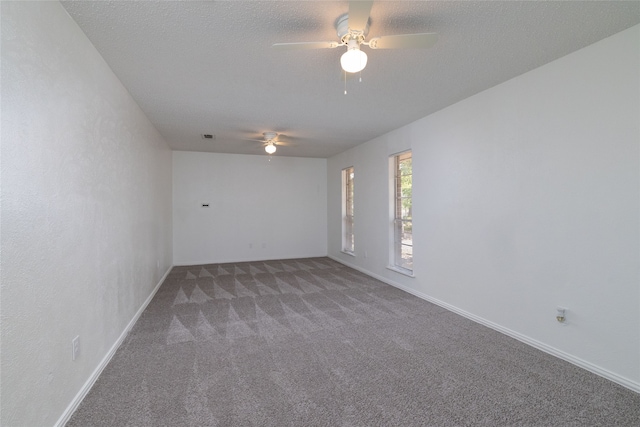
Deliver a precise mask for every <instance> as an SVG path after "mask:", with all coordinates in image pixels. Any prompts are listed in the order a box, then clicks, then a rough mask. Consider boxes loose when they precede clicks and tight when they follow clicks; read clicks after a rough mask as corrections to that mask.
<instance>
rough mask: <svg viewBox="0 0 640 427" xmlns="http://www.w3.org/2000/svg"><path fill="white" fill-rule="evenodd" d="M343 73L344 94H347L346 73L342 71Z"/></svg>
mask: <svg viewBox="0 0 640 427" xmlns="http://www.w3.org/2000/svg"><path fill="white" fill-rule="evenodd" d="M343 73H344V94H345V95H346V94H347V72H346V71H343Z"/></svg>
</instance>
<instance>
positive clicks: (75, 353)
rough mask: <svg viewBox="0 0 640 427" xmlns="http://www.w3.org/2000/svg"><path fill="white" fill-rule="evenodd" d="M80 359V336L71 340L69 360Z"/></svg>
mask: <svg viewBox="0 0 640 427" xmlns="http://www.w3.org/2000/svg"><path fill="white" fill-rule="evenodd" d="M78 357H80V335H78V336H77V337H75V338H74V339H72V340H71V360H76V359H77V358H78Z"/></svg>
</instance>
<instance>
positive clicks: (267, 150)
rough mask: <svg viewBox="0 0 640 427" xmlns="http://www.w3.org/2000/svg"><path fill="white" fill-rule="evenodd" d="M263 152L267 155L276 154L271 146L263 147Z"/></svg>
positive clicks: (273, 146)
mask: <svg viewBox="0 0 640 427" xmlns="http://www.w3.org/2000/svg"><path fill="white" fill-rule="evenodd" d="M264 151H266V152H267V153H269V154H273V153H275V152H276V146H275V145H273V144H267V146H266V147H264Z"/></svg>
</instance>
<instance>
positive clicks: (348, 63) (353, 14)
mask: <svg viewBox="0 0 640 427" xmlns="http://www.w3.org/2000/svg"><path fill="white" fill-rule="evenodd" d="M372 5H373V0H364V1H359V0H351V1H349V12H348V13H345V14H343V15H341V16H340V17H339V18H338V19H337V20H336V24H335V27H336V30H337V32H338V37H339V38H340V40H339V41H326V42H296V43H275V44H274V45H273V46H272V47H273V48H274V49H278V50H301V49H333V48H336V47H338V46H346V47H347V51H346V52H345V53H343V54H342V56H341V57H340V65H341V66H342V69H343V70H344V71H346V72H347V73H357V72H359V71H362V70H363V69H364V67H366V65H367V54H366V53H365V52H363V51H362V50H361V49H360V47H361V46H362V45H365V46H369V47H370V48H371V49H402V48H428V47H431V46H433V45H434V44H435V43H436V41H437V40H438V35H437V34H436V33H418V34H399V35H391V36H382V37H374V38H372V39H371V40H369V41H365V40H366V37H367V35H368V34H369V24H370V19H369V13H370V12H371V6H372Z"/></svg>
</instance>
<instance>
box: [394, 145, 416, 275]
mask: <svg viewBox="0 0 640 427" xmlns="http://www.w3.org/2000/svg"><path fill="white" fill-rule="evenodd" d="M406 160H410V171H409V173H408V174H407V173H403V171H402V168H401V163H402V162H404V161H406ZM406 177H409V180H408V181H409V185H408V189H407V185H406V184H407V182H406V181H407V180H406ZM403 178H405V179H404V181H403ZM403 186H404V188H403ZM412 189H413V153H412V152H411V150H406V151H402V152H400V153H396V154H393V155H392V156H390V157H389V190H390V191H389V211H390V212H389V216H390V230H389V267H388V268H389V269H391V270H394V271H397V272H399V273H402V274H405V275H407V276H411V277H413V213H412V208H413V197H412V196H413V194H412ZM403 190H404V192H403ZM407 190H408V191H407ZM407 193H408V194H407ZM407 200H408V208H407ZM407 235H408V236H407ZM407 237H408V238H407ZM407 254H409V256H407Z"/></svg>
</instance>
